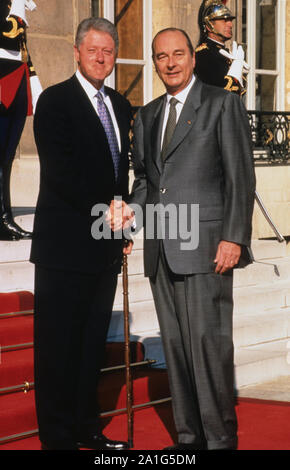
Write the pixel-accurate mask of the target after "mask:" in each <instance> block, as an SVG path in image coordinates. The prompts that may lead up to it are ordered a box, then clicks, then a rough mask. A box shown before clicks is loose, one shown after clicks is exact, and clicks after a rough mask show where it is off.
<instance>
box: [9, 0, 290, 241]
mask: <svg viewBox="0 0 290 470" xmlns="http://www.w3.org/2000/svg"><path fill="white" fill-rule="evenodd" d="M200 3H201V1H200V0H50V1H49V2H47V1H46V0H37V6H38V8H37V10H36V11H34V12H32V13H30V12H28V13H27V17H28V21H29V29H28V45H29V51H30V54H31V57H32V59H33V64H34V66H35V69H36V72H37V74H38V76H39V78H40V81H41V83H42V86H43V88H46V87H48V86H50V85H52V84H54V83H57V82H59V81H62V80H64V79H66V78H67V77H69V76H71V75H72V74H73V73H74V71H75V68H76V64H75V63H74V59H73V44H74V36H75V32H76V28H77V25H78V23H79V21H80V20H81V19H83V18H85V17H88V16H90V15H95V16H104V17H106V18H108V19H110V20H111V21H112V22H114V23H115V24H116V25H117V28H118V31H119V36H120V50H119V56H118V60H117V65H116V68H115V71H114V73H113V74H112V76H111V77H110V78H109V79H108V85H110V86H112V87H114V88H116V89H117V90H119V91H120V92H121V93H123V94H125V95H126V96H127V98H128V99H129V100H130V101H131V103H132V105H133V106H141V105H143V104H146V103H147V102H149V101H150V100H151V99H153V98H155V97H156V96H158V95H159V94H161V93H163V92H164V89H163V86H162V84H161V82H160V80H159V79H158V77H157V75H156V73H155V71H154V67H153V64H152V60H151V41H152V38H153V37H154V35H155V33H156V32H157V31H159V30H160V29H163V28H166V27H169V26H174V27H179V28H183V29H185V30H186V31H187V32H188V34H189V36H190V37H191V39H192V41H193V43H194V44H196V43H197V41H198V37H199V30H198V25H197V15H198V9H199V6H200ZM227 5H228V6H229V8H230V9H231V10H232V12H233V13H234V14H235V15H236V17H237V20H236V21H235V27H234V39H236V40H237V41H238V42H239V43H241V44H243V46H244V48H245V51H246V60H247V62H248V63H249V65H250V72H249V74H248V77H247V80H248V83H247V93H246V95H245V97H244V100H245V105H246V107H247V109H248V110H251V111H255V112H257V115H256V114H254V115H253V123H252V124H253V126H255V125H256V126H257V125H259V127H263V128H266V131H265V132H266V133H267V132H268V134H266V136H267V135H268V139H266V140H267V141H269V142H268V147H269V148H270V146H271V144H272V143H273V142H274V140H275V139H276V140H277V141H278V143H279V142H280V143H281V142H282V144H283V145H280V147H279V148H280V150H281V148H282V151H283V152H284V154H285V152H287V149H288V151H289V148H288V147H289V139H290V131H289V129H288V128H287V127H285V126H284V124H283V122H282V125H280V128H279V129H278V131H277V129H276V128H275V129H274V128H273V122H272V124H271V126H272V127H271V126H270V125H268V121H267V120H266V118H265V116H267V115H264V114H263V115H260V114H259V113H265V112H267V113H270V112H273V111H274V112H276V113H277V112H287V111H288V112H290V0H228V2H227ZM275 119H276V118H275ZM32 120H33V118H32V117H30V118H28V119H27V122H26V126H25V130H24V132H23V135H22V139H21V143H20V146H19V150H18V153H17V155H16V158H15V161H14V167H13V178H12V203H13V205H14V206H21V207H33V206H34V205H35V202H36V198H37V193H38V178H39V166H38V158H37V152H36V148H35V144H34V139H33V131H32ZM275 122H276V121H275ZM257 123H258V124H257ZM273 129H274V130H273ZM271 134H272V137H271ZM274 134H275V135H274ZM276 134H277V135H276ZM263 138H264V137H263ZM269 139H270V140H269ZM271 139H272V140H271ZM272 147H273V146H272ZM272 147H271V148H272ZM267 152H268V153H269V152H270V150H269V151H268V150H267ZM267 152H266V153H267ZM258 153H259V152H258ZM270 153H271V152H270ZM274 153H275V152H274ZM265 155H266V154H263V152H262V157H261V158H260V159H259V158H258V160H257V164H256V174H257V189H258V191H259V194H260V195H261V196H262V198H263V201H264V203H265V205H266V206H267V209H268V210H269V212H270V213H271V215H272V216H273V219H274V221H275V223H276V224H277V226H278V227H279V229H280V231H281V232H282V233H283V235H284V236H289V235H290V189H288V187H290V185H289V181H290V170H289V167H288V166H287V163H288V162H289V161H288V162H284V163H283V162H282V164H281V162H279V164H277V162H274V164H273V162H272V163H270V164H269V163H268V161H267V158H264V156H265ZM275 155H277V153H275ZM275 155H274V156H275ZM288 156H289V155H288ZM266 157H267V155H266ZM275 158H276V157H275ZM272 236H273V232H272V230H271V229H270V227H269V226H268V224H267V223H266V222H265V220H264V218H263V216H262V215H261V213H260V211H259V210H255V213H254V238H264V237H272Z"/></svg>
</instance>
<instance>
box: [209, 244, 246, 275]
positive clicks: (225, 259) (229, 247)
mask: <svg viewBox="0 0 290 470" xmlns="http://www.w3.org/2000/svg"><path fill="white" fill-rule="evenodd" d="M241 251H242V249H241V246H240V245H238V244H237V243H233V242H227V241H225V240H222V241H221V242H220V243H219V246H218V249H217V253H216V257H215V260H214V263H216V269H215V272H216V273H219V274H223V273H225V272H226V271H228V270H229V269H233V267H234V266H235V265H236V264H238V262H239V259H240V256H241Z"/></svg>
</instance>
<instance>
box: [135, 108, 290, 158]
mask: <svg viewBox="0 0 290 470" xmlns="http://www.w3.org/2000/svg"><path fill="white" fill-rule="evenodd" d="M138 109H139V107H138V106H135V107H134V108H133V114H134V116H135V115H136V113H137V111H138ZM247 113H248V117H249V123H250V128H251V134H252V143H253V151H254V152H253V153H254V163H255V165H257V166H258V165H259V166H262V165H265V166H266V165H267V166H268V165H289V164H290V112H284V111H248V112H247Z"/></svg>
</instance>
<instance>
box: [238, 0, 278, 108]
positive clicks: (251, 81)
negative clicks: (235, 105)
mask: <svg viewBox="0 0 290 470" xmlns="http://www.w3.org/2000/svg"><path fill="white" fill-rule="evenodd" d="M276 9H277V11H276V48H277V50H276V69H275V70H266V69H257V68H256V33H257V31H256V1H253V0H247V62H248V64H249V66H250V72H249V74H248V77H247V80H248V84H247V94H246V105H247V108H248V109H251V110H255V109H256V76H257V75H272V76H276V77H277V79H276V85H275V109H274V110H273V111H284V110H285V51H286V44H285V34H286V0H277V5H276ZM267 111H271V110H267Z"/></svg>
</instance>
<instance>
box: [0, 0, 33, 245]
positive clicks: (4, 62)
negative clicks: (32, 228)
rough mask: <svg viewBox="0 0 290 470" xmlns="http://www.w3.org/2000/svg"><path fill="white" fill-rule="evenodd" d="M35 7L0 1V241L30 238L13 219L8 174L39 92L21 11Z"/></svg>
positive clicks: (26, 0)
mask: <svg viewBox="0 0 290 470" xmlns="http://www.w3.org/2000/svg"><path fill="white" fill-rule="evenodd" d="M35 8H36V4H35V3H34V2H33V1H32V0H1V2H0V240H20V239H28V238H31V233H30V232H27V231H25V230H23V229H22V228H21V227H19V225H17V224H16V222H15V221H14V219H13V214H12V210H11V198H10V175H11V169H12V163H13V159H14V156H15V152H16V149H17V146H18V144H19V141H20V138H21V134H22V131H23V128H24V124H25V121H26V116H29V115H32V114H33V110H34V108H35V105H36V101H37V97H38V96H39V94H40V92H41V91H42V89H41V85H40V82H39V80H38V77H37V76H36V74H35V71H34V68H33V65H32V62H31V59H30V56H29V53H28V50H27V44H26V29H27V26H28V23H27V19H26V15H25V10H26V9H28V10H31V11H32V10H34V9H35Z"/></svg>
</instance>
